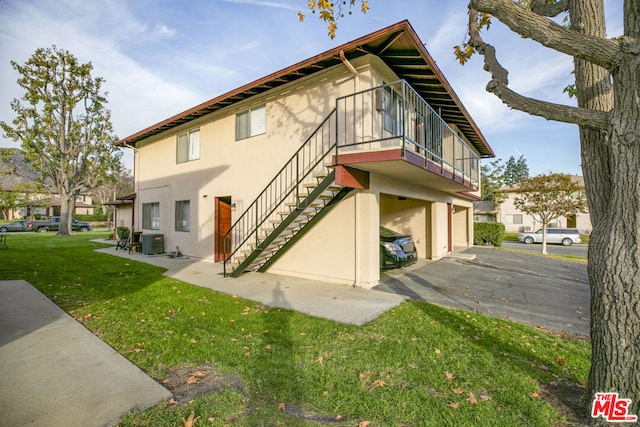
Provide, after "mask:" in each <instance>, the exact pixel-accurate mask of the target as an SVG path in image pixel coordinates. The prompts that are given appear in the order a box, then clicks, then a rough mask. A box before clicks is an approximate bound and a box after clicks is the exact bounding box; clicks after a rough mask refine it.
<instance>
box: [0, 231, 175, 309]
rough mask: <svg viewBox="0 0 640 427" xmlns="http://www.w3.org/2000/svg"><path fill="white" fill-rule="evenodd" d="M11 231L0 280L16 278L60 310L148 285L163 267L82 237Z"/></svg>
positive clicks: (160, 272)
mask: <svg viewBox="0 0 640 427" xmlns="http://www.w3.org/2000/svg"><path fill="white" fill-rule="evenodd" d="M13 237H15V239H14V240H15V241H14V244H13V245H12V248H11V250H10V251H6V252H5V253H3V259H2V262H3V268H2V269H0V280H18V279H22V280H25V281H26V282H28V283H30V284H31V285H33V286H34V287H35V288H36V289H38V290H39V291H40V292H42V293H43V294H45V295H46V296H47V297H48V298H49V299H51V300H52V301H53V302H54V303H56V304H57V305H58V306H60V307H61V308H62V309H63V310H65V311H67V312H70V311H72V310H75V309H77V308H79V307H82V306H85V305H88V304H91V303H94V302H104V301H107V300H112V299H115V298H118V297H123V296H125V295H128V294H132V293H135V292H138V291H139V290H141V289H143V288H145V287H147V286H149V285H151V284H152V283H154V282H156V281H157V280H159V279H160V278H162V272H163V271H164V269H162V268H160V267H155V266H151V265H148V264H145V263H141V262H137V261H132V260H127V259H124V258H119V257H113V256H110V255H107V254H103V253H98V252H95V251H94V249H96V248H101V247H105V245H104V244H100V243H95V242H87V240H86V239H87V237H84V236H71V237H60V236H55V235H53V234H51V233H49V234H46V235H43V234H42V233H33V235H20V236H13Z"/></svg>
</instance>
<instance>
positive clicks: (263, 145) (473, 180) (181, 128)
mask: <svg viewBox="0 0 640 427" xmlns="http://www.w3.org/2000/svg"><path fill="white" fill-rule="evenodd" d="M118 144H119V145H121V146H125V147H130V148H133V149H134V150H135V160H134V178H135V179H134V181H135V184H134V191H135V202H134V205H133V211H134V213H135V215H134V220H133V223H134V224H133V225H134V228H135V229H136V230H141V231H142V232H143V233H162V234H163V235H164V239H165V247H166V248H169V249H173V248H175V247H177V246H179V248H180V251H181V252H182V253H184V254H186V255H189V256H193V257H200V258H205V259H211V260H213V261H215V262H224V263H225V271H226V273H227V274H231V275H238V274H241V273H242V272H244V271H247V270H258V271H266V270H268V271H270V272H274V273H279V274H286V275H292V276H298V277H305V278H312V279H319V280H324V281H331V282H338V283H348V284H353V285H356V286H362V287H372V286H375V285H376V284H377V283H378V280H379V274H380V261H379V259H380V258H379V257H380V238H379V228H380V226H386V227H388V228H390V229H392V230H395V231H398V232H402V233H409V234H411V235H412V236H413V239H414V241H415V244H416V247H417V250H418V254H419V256H420V257H421V258H428V259H438V258H441V257H443V256H445V255H446V254H447V253H449V252H451V251H452V250H453V248H454V247H468V246H471V245H472V244H473V209H472V202H473V201H474V200H477V199H478V195H479V185H480V179H479V172H480V161H479V160H480V157H492V156H493V152H492V150H491V148H490V147H489V145H488V143H487V142H486V140H485V138H484V136H483V135H482V133H481V132H480V130H479V129H478V126H477V125H476V124H475V122H474V121H473V119H472V118H471V117H470V115H469V113H468V112H467V111H466V109H465V108H464V106H463V105H462V103H461V102H460V100H459V99H458V97H457V96H456V94H455V93H454V91H453V90H452V88H451V86H450V85H449V83H448V82H447V80H446V79H445V77H444V76H443V75H442V73H441V71H440V70H439V69H438V67H437V66H436V64H435V61H434V60H433V59H432V58H431V56H430V55H429V53H428V52H427V50H426V49H425V47H424V44H423V43H422V42H421V41H420V39H419V38H418V36H417V35H416V33H415V31H414V29H413V28H412V27H411V25H410V24H409V23H408V22H407V21H403V22H400V23H398V24H395V25H392V26H390V27H388V28H384V29H382V30H379V31H377V32H375V33H372V34H369V35H367V36H364V37H362V38H359V39H357V40H354V41H352V42H349V43H346V44H344V45H342V46H339V47H336V48H335V49H331V50H329V51H327V52H324V53H321V54H319V55H316V56H314V57H312V58H309V59H307V60H305V61H302V62H299V63H297V64H294V65H292V66H290V67H287V68H285V69H283V70H280V71H277V72H275V73H273V74H269V75H267V76H266V77H264V78H262V79H259V80H257V81H254V82H252V83H249V84H247V85H245V86H242V87H240V88H237V89H235V90H233V91H231V92H229V93H226V94H224V95H221V96H218V97H216V98H214V99H211V100H210V101H207V102H205V103H203V104H201V105H198V106H195V107H193V108H192V109H190V110H187V111H185V112H183V113H180V114H178V115H176V116H173V117H170V118H168V119H166V120H164V121H162V122H160V123H157V124H155V125H153V126H151V127H148V128H146V129H143V130H141V131H140V132H138V133H135V134H134V135H131V136H129V137H127V138H125V139H123V140H121V141H119V142H118Z"/></svg>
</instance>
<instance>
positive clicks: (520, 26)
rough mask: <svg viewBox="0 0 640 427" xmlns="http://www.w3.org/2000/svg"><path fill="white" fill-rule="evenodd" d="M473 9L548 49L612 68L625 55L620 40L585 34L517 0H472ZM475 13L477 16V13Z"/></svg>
mask: <svg viewBox="0 0 640 427" xmlns="http://www.w3.org/2000/svg"><path fill="white" fill-rule="evenodd" d="M469 3H470V6H469V7H470V8H471V9H474V10H476V11H479V12H484V13H488V14H490V15H492V16H494V17H495V18H497V19H498V20H499V21H500V22H502V23H503V24H505V25H506V26H507V27H509V29H511V31H513V32H515V33H517V34H520V35H521V36H522V37H525V38H530V39H532V40H535V41H537V42H538V43H540V44H542V45H543V46H546V47H548V48H551V49H554V50H557V51H558V52H562V53H565V54H567V55H570V56H573V57H578V58H581V59H584V60H586V61H589V62H591V63H593V64H596V65H600V66H601V67H604V68H607V69H609V70H611V69H613V68H615V66H616V65H617V64H618V62H619V61H620V57H621V55H622V53H621V51H620V45H619V42H618V41H617V40H609V39H603V38H601V37H594V36H589V35H586V34H581V33H579V32H577V31H573V30H570V29H567V28H564V27H562V26H561V25H558V24H556V23H555V22H553V21H551V20H549V19H547V18H545V17H543V16H540V15H539V14H537V13H534V12H531V11H529V10H527V9H525V8H524V7H521V6H518V5H517V4H516V3H514V2H513V0H470V2H469ZM474 16H475V15H474Z"/></svg>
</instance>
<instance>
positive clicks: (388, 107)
mask: <svg viewBox="0 0 640 427" xmlns="http://www.w3.org/2000/svg"><path fill="white" fill-rule="evenodd" d="M378 96H379V97H380V105H379V111H382V127H383V129H384V130H386V131H387V132H390V133H392V134H393V135H395V134H396V132H397V130H398V129H397V128H398V114H399V108H398V107H399V106H400V105H399V104H400V99H399V97H398V96H397V95H396V93H395V91H394V90H393V89H392V88H391V87H389V86H386V87H384V88H383V89H382V90H381V91H380V92H379V95H378Z"/></svg>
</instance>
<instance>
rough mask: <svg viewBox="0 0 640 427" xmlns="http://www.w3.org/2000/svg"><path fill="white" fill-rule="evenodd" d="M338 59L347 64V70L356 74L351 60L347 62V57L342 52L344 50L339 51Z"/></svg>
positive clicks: (356, 71)
mask: <svg viewBox="0 0 640 427" xmlns="http://www.w3.org/2000/svg"><path fill="white" fill-rule="evenodd" d="M340 60H341V61H342V62H343V63H344V65H346V66H347V68H348V69H349V71H351V74H353V75H354V76H357V75H358V70H356V67H354V66H353V64H352V63H351V62H349V60H348V59H347V57H346V56H345V54H344V50H341V51H340Z"/></svg>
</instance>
